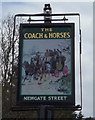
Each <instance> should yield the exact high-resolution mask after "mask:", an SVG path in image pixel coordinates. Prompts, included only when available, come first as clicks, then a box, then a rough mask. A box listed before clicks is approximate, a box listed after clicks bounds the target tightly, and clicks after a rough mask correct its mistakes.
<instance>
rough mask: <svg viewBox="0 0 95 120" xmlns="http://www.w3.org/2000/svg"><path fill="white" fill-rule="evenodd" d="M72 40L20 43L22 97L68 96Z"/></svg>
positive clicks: (70, 82) (70, 85) (69, 90)
mask: <svg viewBox="0 0 95 120" xmlns="http://www.w3.org/2000/svg"><path fill="white" fill-rule="evenodd" d="M71 58H72V56H71V39H53V40H50V39H46V40H45V39H44V40H43V39H42V40H41V39H39V40H37V39H35V40H23V49H22V63H21V94H22V95H25V94H28V95H31V94H35V95H36V94H47V95H48V94H53V95H54V94H64V95H71V89H72V73H71Z"/></svg>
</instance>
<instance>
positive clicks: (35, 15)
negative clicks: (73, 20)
mask: <svg viewBox="0 0 95 120" xmlns="http://www.w3.org/2000/svg"><path fill="white" fill-rule="evenodd" d="M37 16H42V17H45V16H47V15H46V14H44V13H41V14H16V15H15V16H14V30H13V51H12V63H14V36H15V25H16V18H17V17H29V18H30V21H28V22H29V23H30V22H34V21H38V22H39V21H45V20H44V19H43V20H41V19H40V20H34V19H31V17H37ZM49 16H63V17H64V18H62V19H51V22H52V21H64V22H65V21H66V20H68V19H66V18H65V17H66V16H67V17H68V16H69V17H72V16H75V17H77V16H78V18H79V35H80V41H79V43H80V93H81V104H80V105H77V106H52V108H53V109H54V110H56V109H58V110H59V109H62V110H63V109H64V110H71V109H72V110H73V111H76V110H79V111H80V110H81V109H82V68H81V53H82V51H81V27H80V14H79V13H70V14H49ZM46 21H50V20H46ZM12 73H14V71H13V69H12ZM10 82H12V80H11V81H10ZM11 88H12V86H11ZM46 107H49V108H51V106H47V105H46ZM11 109H12V110H13V111H23V110H24V111H27V110H30V111H31V110H39V109H40V106H38V107H37V106H33V107H29V106H26V107H24V106H12V107H11Z"/></svg>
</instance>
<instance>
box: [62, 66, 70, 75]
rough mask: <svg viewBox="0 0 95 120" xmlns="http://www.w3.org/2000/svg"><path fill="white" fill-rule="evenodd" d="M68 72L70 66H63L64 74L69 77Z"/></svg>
mask: <svg viewBox="0 0 95 120" xmlns="http://www.w3.org/2000/svg"><path fill="white" fill-rule="evenodd" d="M68 72H69V70H68V66H67V65H65V66H64V68H63V75H64V77H67V76H68Z"/></svg>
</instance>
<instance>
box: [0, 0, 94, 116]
mask: <svg viewBox="0 0 95 120" xmlns="http://www.w3.org/2000/svg"><path fill="white" fill-rule="evenodd" d="M66 1H67V2H66ZM81 1H82V0H80V2H78V1H77V2H74V1H73V2H72V0H64V2H61V1H60V2H59V0H55V2H52V1H48V0H45V1H43V0H42V2H40V0H39V2H34V1H32V2H29V0H27V2H26V1H25V2H24V1H23V0H19V2H18V0H14V2H11V0H10V1H9V0H2V2H1V3H2V4H1V3H0V5H1V7H0V9H1V8H2V12H0V14H2V18H3V19H4V18H6V16H7V15H8V14H9V13H10V14H18V13H19V14H21V13H26V14H27V13H28V14H33V13H42V12H43V7H44V4H48V3H50V4H51V7H52V13H80V16H81V29H82V85H83V109H82V113H83V115H84V116H85V117H89V116H93V2H92V0H89V1H87V0H84V1H82V2H81ZM68 19H69V21H70V22H75V25H76V27H75V33H76V37H75V45H76V46H75V59H76V60H75V62H76V75H75V78H76V104H80V93H79V31H78V30H79V24H78V22H79V21H78V17H72V18H68Z"/></svg>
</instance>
